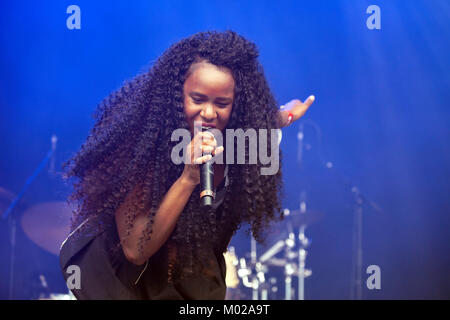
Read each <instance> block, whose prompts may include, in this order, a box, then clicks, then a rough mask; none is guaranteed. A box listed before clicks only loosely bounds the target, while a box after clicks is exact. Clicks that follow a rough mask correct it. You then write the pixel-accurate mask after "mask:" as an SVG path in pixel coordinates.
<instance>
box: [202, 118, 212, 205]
mask: <svg viewBox="0 0 450 320" xmlns="http://www.w3.org/2000/svg"><path fill="white" fill-rule="evenodd" d="M209 129H211V127H206V126H202V131H207V130H209ZM211 134H212V133H211ZM213 183H214V166H213V163H212V160H209V161H207V162H205V163H202V164H201V165H200V187H201V189H200V205H201V206H202V207H211V206H212V204H213V201H214V197H215V195H214V184H213Z"/></svg>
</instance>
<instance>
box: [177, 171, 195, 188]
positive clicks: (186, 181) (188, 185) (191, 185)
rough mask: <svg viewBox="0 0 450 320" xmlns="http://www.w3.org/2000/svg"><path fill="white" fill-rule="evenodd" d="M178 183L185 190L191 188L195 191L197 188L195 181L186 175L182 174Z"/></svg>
mask: <svg viewBox="0 0 450 320" xmlns="http://www.w3.org/2000/svg"><path fill="white" fill-rule="evenodd" d="M178 182H179V183H180V184H181V185H183V186H184V187H185V188H189V189H192V190H194V189H195V187H196V186H197V183H195V182H194V181H192V180H191V179H189V178H188V177H186V176H185V175H184V174H182V175H181V176H180V177H179V178H178Z"/></svg>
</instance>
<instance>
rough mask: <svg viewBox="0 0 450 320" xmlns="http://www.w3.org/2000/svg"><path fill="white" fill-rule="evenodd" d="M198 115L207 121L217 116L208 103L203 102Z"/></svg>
mask: <svg viewBox="0 0 450 320" xmlns="http://www.w3.org/2000/svg"><path fill="white" fill-rule="evenodd" d="M200 115H201V116H202V117H203V118H204V119H205V120H207V121H211V120H214V119H215V118H217V113H216V110H215V108H214V106H213V105H212V104H210V103H207V104H205V106H204V108H203V109H202V111H201V112H200Z"/></svg>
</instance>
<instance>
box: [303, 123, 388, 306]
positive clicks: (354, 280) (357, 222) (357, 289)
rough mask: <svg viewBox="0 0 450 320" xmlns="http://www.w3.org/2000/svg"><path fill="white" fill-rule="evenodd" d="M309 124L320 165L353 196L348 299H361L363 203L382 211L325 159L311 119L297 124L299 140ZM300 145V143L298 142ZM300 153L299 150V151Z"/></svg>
mask: <svg viewBox="0 0 450 320" xmlns="http://www.w3.org/2000/svg"><path fill="white" fill-rule="evenodd" d="M304 124H310V125H311V126H312V127H313V128H314V129H315V131H316V133H317V136H318V141H319V143H318V152H317V154H318V156H319V159H320V161H321V163H320V164H321V166H322V167H324V168H325V169H327V171H329V172H333V174H334V175H335V176H336V177H337V178H338V180H339V181H340V182H341V183H342V184H343V185H344V186H345V187H346V189H348V190H349V191H350V192H351V193H352V194H353V198H354V213H353V240H352V241H353V258H352V277H351V291H350V299H352V300H355V299H356V300H361V299H362V264H363V248H362V238H363V234H362V232H363V223H362V219H363V208H362V206H363V204H367V205H368V206H369V207H370V208H371V209H372V210H374V211H375V212H378V213H382V212H383V210H382V209H381V208H380V207H379V206H378V205H377V204H376V203H375V202H374V201H372V200H371V199H369V198H367V197H366V196H364V195H363V194H362V193H361V192H360V191H359V188H358V187H357V186H356V185H355V184H354V183H353V182H352V181H351V180H350V179H349V178H348V177H346V176H345V175H344V174H342V173H341V172H339V171H338V170H336V169H335V168H334V165H333V163H332V162H331V161H325V160H324V158H323V156H322V152H321V140H322V132H321V130H320V127H319V126H318V125H317V124H316V123H315V122H313V121H311V120H305V121H303V122H301V123H300V124H299V126H300V131H299V135H298V137H299V140H300V137H301V140H303V125H304ZM299 145H300V143H299ZM299 154H300V155H301V151H299Z"/></svg>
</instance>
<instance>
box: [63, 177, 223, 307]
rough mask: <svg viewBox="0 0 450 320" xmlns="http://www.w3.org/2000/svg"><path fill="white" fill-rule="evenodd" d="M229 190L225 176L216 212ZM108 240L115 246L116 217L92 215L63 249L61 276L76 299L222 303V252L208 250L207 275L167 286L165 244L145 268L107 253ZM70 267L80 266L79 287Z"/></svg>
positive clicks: (121, 252) (218, 188) (217, 193)
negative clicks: (214, 300) (209, 262)
mask: <svg viewBox="0 0 450 320" xmlns="http://www.w3.org/2000/svg"><path fill="white" fill-rule="evenodd" d="M226 172H227V170H226ZM227 185H228V176H227V175H226V173H225V179H224V180H223V181H222V183H221V184H220V185H219V186H218V187H217V192H216V198H215V200H214V207H215V209H217V207H219V206H220V205H221V204H222V202H223V198H224V196H225V187H226V186H227ZM99 224H102V225H103V226H104V228H101V229H102V230H103V231H100V230H99V229H100V228H98V226H99ZM111 239H113V241H114V243H117V242H116V241H117V240H118V235H117V228H116V224H115V219H114V217H113V216H108V217H105V216H102V217H101V219H100V217H99V216H92V217H90V218H88V219H86V220H85V221H84V222H83V223H81V224H80V226H79V227H78V228H77V229H75V230H74V231H73V232H72V233H71V234H70V235H69V236H68V237H67V239H66V240H65V241H64V242H63V244H62V245H61V250H60V266H61V269H62V273H63V276H64V279H66V282H67V283H68V285H70V287H69V289H71V291H72V293H73V294H74V295H75V297H76V298H77V299H101V300H103V299H105V300H106V299H107V300H110V299H121V300H128V299H133V300H140V299H152V300H153V299H164V300H178V299H189V300H197V299H199V300H213V299H219V300H220V299H222V300H223V299H225V294H226V285H225V274H226V267H225V259H224V256H223V254H222V252H215V250H214V249H213V248H211V249H210V250H211V252H210V257H211V259H210V260H211V269H210V270H208V272H207V273H205V274H201V275H197V276H193V277H190V278H187V279H185V280H182V281H180V282H177V283H173V284H171V283H168V276H167V270H168V249H167V246H166V245H163V246H162V247H161V248H160V250H159V251H158V252H156V253H155V254H154V255H153V256H152V257H151V258H150V259H149V260H148V261H147V263H146V264H144V265H142V266H137V265H134V264H132V263H131V262H129V261H128V260H127V259H126V258H125V255H124V254H123V251H122V250H121V249H118V250H113V251H112V250H110V247H111ZM228 240H229V239H228ZM73 265H75V266H78V267H79V271H80V272H79V276H80V279H79V280H80V281H79V282H78V283H77V282H76V281H75V279H74V275H75V273H73V269H72V268H69V267H70V266H73ZM68 268H69V269H68ZM78 284H79V287H77V285H78Z"/></svg>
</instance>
